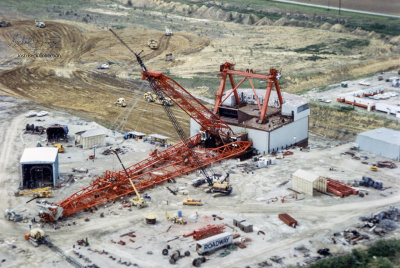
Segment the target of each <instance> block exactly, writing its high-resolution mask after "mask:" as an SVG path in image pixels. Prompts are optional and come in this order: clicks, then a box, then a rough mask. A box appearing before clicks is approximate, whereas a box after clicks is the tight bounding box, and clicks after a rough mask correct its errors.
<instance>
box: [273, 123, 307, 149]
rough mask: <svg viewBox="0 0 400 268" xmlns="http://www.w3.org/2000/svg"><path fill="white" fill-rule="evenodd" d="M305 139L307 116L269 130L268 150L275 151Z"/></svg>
mask: <svg viewBox="0 0 400 268" xmlns="http://www.w3.org/2000/svg"><path fill="white" fill-rule="evenodd" d="M294 137H296V139H294ZM305 139H308V116H307V117H303V118H301V119H299V120H297V121H294V122H292V123H290V124H288V125H284V126H283V127H280V128H278V129H275V130H273V131H271V137H270V146H269V152H273V151H275V152H276V151H277V150H281V149H282V148H286V147H287V146H290V145H292V144H294V143H295V142H296V143H298V142H300V141H303V140H305Z"/></svg>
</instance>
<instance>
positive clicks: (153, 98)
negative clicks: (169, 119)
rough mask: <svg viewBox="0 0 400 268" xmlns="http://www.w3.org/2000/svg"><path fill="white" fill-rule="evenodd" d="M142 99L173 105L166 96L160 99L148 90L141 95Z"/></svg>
mask: <svg viewBox="0 0 400 268" xmlns="http://www.w3.org/2000/svg"><path fill="white" fill-rule="evenodd" d="M143 97H144V99H145V100H146V101H147V102H154V103H157V104H161V105H164V106H172V105H174V103H173V102H172V100H171V99H170V98H168V97H164V99H162V100H161V99H160V98H159V97H158V96H157V95H156V94H154V93H151V92H150V91H149V92H146V93H144V95H143Z"/></svg>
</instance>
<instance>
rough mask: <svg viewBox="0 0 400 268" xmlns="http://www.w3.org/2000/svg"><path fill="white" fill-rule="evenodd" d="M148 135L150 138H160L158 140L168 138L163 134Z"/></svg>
mask: <svg viewBox="0 0 400 268" xmlns="http://www.w3.org/2000/svg"><path fill="white" fill-rule="evenodd" d="M149 137H150V138H155V139H160V140H167V139H169V137H167V136H163V135H160V134H150V135H149Z"/></svg>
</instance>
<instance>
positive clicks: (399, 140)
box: [358, 127, 400, 145]
mask: <svg viewBox="0 0 400 268" xmlns="http://www.w3.org/2000/svg"><path fill="white" fill-rule="evenodd" d="M358 135H359V136H364V137H369V138H372V139H375V140H381V141H385V142H388V143H391V144H396V145H400V131H398V130H393V129H389V128H384V127H382V128H377V129H373V130H368V131H365V132H362V133H359V134H358Z"/></svg>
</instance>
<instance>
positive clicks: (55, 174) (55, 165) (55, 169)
mask: <svg viewBox="0 0 400 268" xmlns="http://www.w3.org/2000/svg"><path fill="white" fill-rule="evenodd" d="M58 177H59V173H58V154H57V157H56V161H54V163H53V186H56V185H57V183H58Z"/></svg>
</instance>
